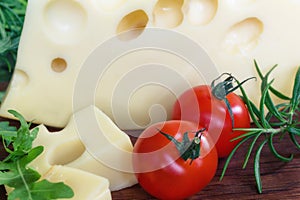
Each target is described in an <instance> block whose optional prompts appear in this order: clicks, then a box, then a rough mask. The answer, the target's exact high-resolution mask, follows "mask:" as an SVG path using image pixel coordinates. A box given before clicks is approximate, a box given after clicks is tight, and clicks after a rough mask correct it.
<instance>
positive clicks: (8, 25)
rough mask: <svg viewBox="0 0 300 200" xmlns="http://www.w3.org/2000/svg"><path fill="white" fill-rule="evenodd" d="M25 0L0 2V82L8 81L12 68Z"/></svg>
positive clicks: (21, 25)
mask: <svg viewBox="0 0 300 200" xmlns="http://www.w3.org/2000/svg"><path fill="white" fill-rule="evenodd" d="M26 7H27V0H14V1H11V0H2V1H1V2H0V80H1V81H8V80H10V78H11V75H12V70H13V68H14V65H15V62H16V57H17V49H18V45H19V40H20V35H21V32H22V28H23V23H24V18H25V13H26Z"/></svg>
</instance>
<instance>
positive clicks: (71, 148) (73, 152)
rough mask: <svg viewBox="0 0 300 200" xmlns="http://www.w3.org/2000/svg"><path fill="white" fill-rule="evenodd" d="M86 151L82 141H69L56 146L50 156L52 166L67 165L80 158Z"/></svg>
mask: <svg viewBox="0 0 300 200" xmlns="http://www.w3.org/2000/svg"><path fill="white" fill-rule="evenodd" d="M84 151H85V147H84V145H83V144H82V143H81V141H80V140H72V141H67V142H65V143H62V144H60V145H59V146H56V147H55V148H54V149H53V150H52V151H51V153H50V155H49V158H48V159H49V164H50V165H66V164H68V163H70V162H72V161H74V160H76V159H77V158H78V157H80V156H81V155H82V154H83V153H84Z"/></svg>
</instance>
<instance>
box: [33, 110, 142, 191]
mask: <svg viewBox="0 0 300 200" xmlns="http://www.w3.org/2000/svg"><path fill="white" fill-rule="evenodd" d="M93 116H94V119H93ZM81 124H83V126H82V125H81ZM87 139H89V140H87ZM33 145H34V146H39V145H42V146H44V152H43V153H42V154H41V155H40V156H39V157H37V159H35V160H34V161H33V162H32V163H31V164H30V165H31V167H33V168H35V169H36V170H37V171H38V172H39V173H40V174H47V173H48V172H49V170H51V169H52V168H53V166H56V165H62V166H65V167H68V168H70V169H71V168H74V169H78V170H81V171H86V172H90V173H91V174H94V175H95V176H102V177H105V178H106V179H108V181H109V188H110V190H111V191H116V190H120V189H123V188H126V187H129V186H132V185H134V184H136V183H137V180H136V178H135V175H134V174H133V170H132V163H131V157H132V149H133V147H132V144H131V141H130V139H129V137H128V135H127V134H125V133H124V132H122V131H121V130H120V129H119V128H118V127H117V126H116V125H115V124H114V123H113V122H112V121H111V120H110V118H109V117H107V116H106V115H105V114H104V113H103V112H101V111H100V110H99V109H98V108H96V107H94V106H90V107H87V108H85V109H83V110H80V111H78V112H77V113H75V114H74V115H73V117H72V118H71V120H70V122H69V123H68V125H67V126H66V127H65V128H64V129H63V130H61V131H57V132H49V131H48V130H47V128H46V127H45V126H44V125H40V126H39V134H38V136H37V138H36V140H35V141H34V143H33ZM65 171H67V170H65V169H64V170H63V172H62V174H61V175H62V176H64V172H65ZM57 173H58V172H57Z"/></svg>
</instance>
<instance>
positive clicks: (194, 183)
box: [133, 120, 218, 200]
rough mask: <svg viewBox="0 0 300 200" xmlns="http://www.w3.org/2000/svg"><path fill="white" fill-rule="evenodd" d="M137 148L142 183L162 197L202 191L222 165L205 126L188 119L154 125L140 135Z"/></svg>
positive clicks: (136, 163)
mask: <svg viewBox="0 0 300 200" xmlns="http://www.w3.org/2000/svg"><path fill="white" fill-rule="evenodd" d="M133 152H134V154H133V167H134V170H135V173H136V177H137V179H138V182H139V184H140V185H141V186H142V187H143V188H144V189H145V190H146V191H147V192H148V193H149V194H151V195H152V196H154V197H156V198H158V199H172V200H174V199H184V198H187V197H189V196H191V195H193V194H195V193H197V192H199V191H201V190H202V189H203V188H204V187H205V186H206V185H207V184H209V182H210V181H211V180H212V178H213V177H214V176H215V173H216V169H217V165H218V156H217V151H216V149H215V146H214V145H213V143H212V141H211V140H210V138H209V136H208V135H207V132H206V131H205V129H203V128H202V127H199V126H198V125H197V124H195V123H193V122H188V121H179V120H173V121H166V122H161V123H157V124H154V125H151V126H150V127H148V128H147V129H145V130H144V131H143V132H142V134H141V135H140V136H139V138H138V139H137V141H136V143H135V145H134V149H133Z"/></svg>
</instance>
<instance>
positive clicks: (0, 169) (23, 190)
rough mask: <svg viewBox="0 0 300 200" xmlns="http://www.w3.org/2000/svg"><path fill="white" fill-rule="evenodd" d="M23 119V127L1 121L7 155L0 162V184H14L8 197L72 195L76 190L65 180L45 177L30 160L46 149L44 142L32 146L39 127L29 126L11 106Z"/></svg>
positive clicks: (30, 199)
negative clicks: (55, 181) (58, 180)
mask: <svg viewBox="0 0 300 200" xmlns="http://www.w3.org/2000/svg"><path fill="white" fill-rule="evenodd" d="M9 112H10V113H11V114H13V115H14V116H15V117H16V118H18V119H19V121H20V128H19V129H16V128H15V127H12V126H9V123H8V122H0V135H1V137H2V140H3V146H4V148H5V150H6V151H7V153H8V156H7V157H6V158H5V159H4V160H2V161H1V162H0V184H1V185H5V186H7V187H10V188H12V191H11V192H10V193H9V194H8V200H15V199H19V200H50V199H58V198H71V197H73V196H74V193H73V190H72V189H71V188H70V187H69V186H67V185H65V184H64V183H62V182H58V183H52V182H49V181H47V180H45V179H42V180H41V175H40V174H39V173H38V172H37V171H36V170H34V169H32V168H30V167H28V164H29V163H30V162H32V161H33V160H34V159H35V158H37V157H38V156H39V155H40V154H41V153H42V152H43V150H44V148H43V146H37V147H34V148H32V142H33V141H34V140H35V138H36V137H37V134H38V131H39V130H38V128H37V127H36V128H34V129H32V130H30V126H31V124H30V123H27V122H26V121H25V119H24V118H23V116H22V115H20V114H19V113H18V112H16V111H13V110H9Z"/></svg>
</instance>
